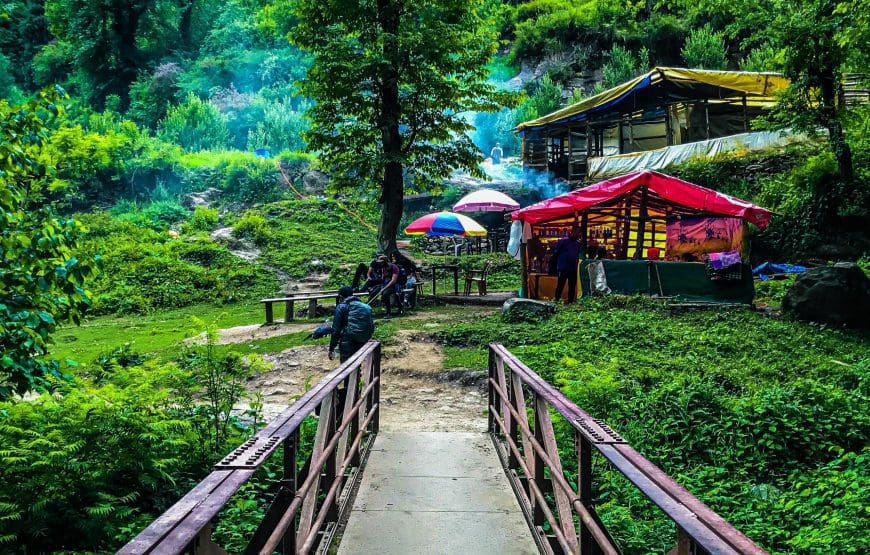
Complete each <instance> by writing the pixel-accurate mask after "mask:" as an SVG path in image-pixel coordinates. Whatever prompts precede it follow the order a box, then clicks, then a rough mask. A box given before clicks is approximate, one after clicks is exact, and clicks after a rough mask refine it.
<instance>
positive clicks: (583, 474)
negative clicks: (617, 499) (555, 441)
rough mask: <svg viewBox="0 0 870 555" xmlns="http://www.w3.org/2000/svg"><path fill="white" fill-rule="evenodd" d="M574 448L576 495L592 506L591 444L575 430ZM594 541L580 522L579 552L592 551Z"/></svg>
mask: <svg viewBox="0 0 870 555" xmlns="http://www.w3.org/2000/svg"><path fill="white" fill-rule="evenodd" d="M574 448H575V449H576V450H577V495H578V496H579V497H580V502H581V503H583V505H584V506H585V507H586V508H587V509H588V508H591V507H592V444H591V443H589V440H587V439H586V438H585V437H583V434H581V433H580V432H575V434H574ZM594 547H595V542H594V541H593V539H592V534H591V532H590V531H589V528H587V527H586V525H585V524H583V522H582V521H581V522H580V553H584V554H585V553H592V549H593V548H594Z"/></svg>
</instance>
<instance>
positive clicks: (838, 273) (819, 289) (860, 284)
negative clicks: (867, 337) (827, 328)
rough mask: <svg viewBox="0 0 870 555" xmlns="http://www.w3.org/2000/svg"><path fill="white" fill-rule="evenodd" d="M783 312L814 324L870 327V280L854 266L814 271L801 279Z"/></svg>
mask: <svg viewBox="0 0 870 555" xmlns="http://www.w3.org/2000/svg"><path fill="white" fill-rule="evenodd" d="M782 309H783V311H784V312H789V313H792V314H794V315H795V316H796V317H798V318H800V319H801V320H807V321H810V322H818V323H824V324H833V325H837V326H852V327H870V280H868V279H867V276H866V275H865V274H864V272H863V271H861V268H859V267H858V265H857V264H853V263H850V262H845V263H844V262H840V263H837V264H835V265H834V266H822V267H820V268H813V269H811V270H807V271H806V272H804V273H802V274H800V275H799V276H798V278H797V279H796V280H795V282H794V285H792V286H791V288H790V289H789V290H788V291H787V292H786V294H785V298H783V300H782Z"/></svg>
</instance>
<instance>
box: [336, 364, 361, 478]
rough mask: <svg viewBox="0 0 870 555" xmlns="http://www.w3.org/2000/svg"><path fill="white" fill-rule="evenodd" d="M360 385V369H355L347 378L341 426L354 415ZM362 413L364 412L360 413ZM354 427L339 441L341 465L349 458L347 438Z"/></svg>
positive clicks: (337, 453)
mask: <svg viewBox="0 0 870 555" xmlns="http://www.w3.org/2000/svg"><path fill="white" fill-rule="evenodd" d="M358 384H359V368H355V369H354V370H353V371H352V372H351V373H350V375H349V376H348V378H347V384H346V385H345V390H346V394H345V398H344V407H342V412H341V424H343V423H344V422H346V421H347V420H349V419H350V418H351V416H352V415H353V410H352V409H353V406H354V404H355V403H356V401H357V393H358V392H357V385H358ZM358 412H362V411H358ZM352 428H353V426H349V427H348V429H346V430H345V431H344V433H342V434H341V439H339V440H338V448H337V449H336V450H335V451H336V458H337V460H338V462H339V463H341V461H343V460H344V458H345V457H346V456H347V437H348V434H349V433H350V430H351V429H352Z"/></svg>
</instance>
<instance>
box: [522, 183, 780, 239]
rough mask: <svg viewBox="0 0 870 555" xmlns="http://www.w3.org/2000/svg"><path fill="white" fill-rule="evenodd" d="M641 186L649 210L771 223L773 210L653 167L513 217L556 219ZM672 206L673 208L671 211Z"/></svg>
mask: <svg viewBox="0 0 870 555" xmlns="http://www.w3.org/2000/svg"><path fill="white" fill-rule="evenodd" d="M639 188H644V189H645V191H644V192H646V193H647V202H648V206H647V208H648V209H651V208H653V207H659V208H664V212H666V213H683V214H685V215H689V214H690V213H693V212H694V215H704V214H706V215H719V216H732V217H739V218H742V219H743V221H744V222H746V223H751V224H754V225H756V226H758V227H759V228H761V229H764V228H765V227H767V224H768V223H769V222H770V211H769V210H766V209H764V208H762V207H760V206H756V205H755V204H752V203H751V202H747V201H745V200H740V199H738V198H734V197H732V196H729V195H726V194H723V193H719V192H717V191H714V190H712V189H707V188H706V187H701V186H700V185H695V184H694V183H689V182H688V181H683V180H682V179H677V178H676V177H672V176H670V175H665V174H662V173H658V172H654V171H652V170H643V171H639V172H635V173H630V174H627V175H623V176H620V177H615V178H613V179H608V180H606V181H601V182H599V183H595V184H594V185H590V186H588V187H584V188H583V189H578V190H576V191H571V192H570V193H566V194H564V195H560V196H557V197H553V198H551V199H547V200H544V201H541V202H539V203H537V204H533V205H531V206H528V207H526V208H523V209H522V210H517V211H516V212H514V213H513V214H512V217H513V219H514V220H521V221H524V222H528V223H530V224H537V223H541V222H546V221H551V220H556V219H559V218H564V217H565V216H570V215H573V214H576V213H578V212H581V211H583V210H586V209H588V208H593V207H599V206H600V207H604V206H608V205H613V204H614V203H615V201H618V200H620V199H623V200H624V199H625V197H627V196H630V195H631V194H632V193H633V192H635V190H637V189H639ZM641 196H642V195H638V198H637V199H636V200H633V201H632V204H636V205H637V207H638V208H640V202H641V200H642V198H640V197H641ZM668 205H671V206H670V207H669V206H668ZM668 208H670V209H671V210H670V211H668ZM680 208H682V209H683V210H680Z"/></svg>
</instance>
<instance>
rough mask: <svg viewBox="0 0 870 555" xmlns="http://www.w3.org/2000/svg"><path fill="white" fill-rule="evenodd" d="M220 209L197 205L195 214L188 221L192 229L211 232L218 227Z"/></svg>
mask: <svg viewBox="0 0 870 555" xmlns="http://www.w3.org/2000/svg"><path fill="white" fill-rule="evenodd" d="M217 224H218V211H217V210H216V209H214V208H206V207H205V206H197V207H196V208H195V209H194V210H193V216H191V217H190V220H189V221H188V222H187V225H188V226H189V229H190V230H191V231H205V232H209V231H211V230H213V229H214V228H215V227H217Z"/></svg>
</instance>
